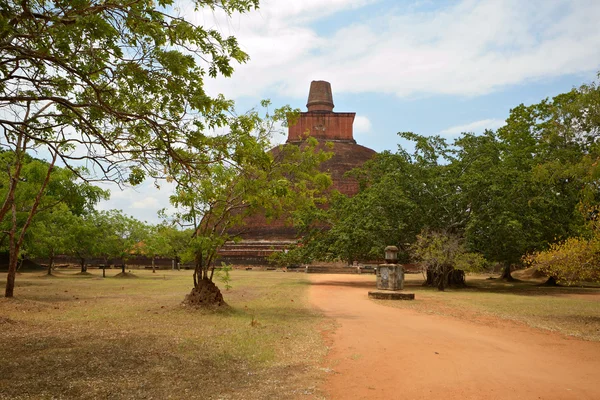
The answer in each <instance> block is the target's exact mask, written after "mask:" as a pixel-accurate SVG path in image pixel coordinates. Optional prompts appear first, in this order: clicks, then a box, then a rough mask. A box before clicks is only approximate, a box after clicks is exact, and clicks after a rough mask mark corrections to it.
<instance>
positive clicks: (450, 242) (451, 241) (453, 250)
mask: <svg viewBox="0 0 600 400" xmlns="http://www.w3.org/2000/svg"><path fill="white" fill-rule="evenodd" d="M411 250H412V253H413V256H414V258H415V259H416V260H417V261H419V262H421V263H422V265H423V266H424V268H425V269H426V270H429V271H434V272H436V273H440V272H444V271H445V269H447V268H454V269H460V270H463V271H466V272H481V271H482V270H483V268H484V267H485V265H486V261H485V259H484V258H483V257H482V256H481V254H478V253H469V252H467V250H466V249H465V246H464V245H463V243H462V241H461V240H460V238H459V237H458V236H456V235H452V234H448V233H445V232H423V233H421V234H419V235H417V240H416V242H415V243H414V245H413V246H411Z"/></svg>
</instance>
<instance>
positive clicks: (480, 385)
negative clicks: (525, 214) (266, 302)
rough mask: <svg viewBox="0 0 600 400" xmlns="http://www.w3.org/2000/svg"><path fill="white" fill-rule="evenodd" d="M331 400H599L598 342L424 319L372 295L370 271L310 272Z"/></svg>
mask: <svg viewBox="0 0 600 400" xmlns="http://www.w3.org/2000/svg"><path fill="white" fill-rule="evenodd" d="M310 279H311V281H312V283H313V284H312V286H311V289H310V296H311V302H312V303H313V304H314V305H315V306H316V307H318V308H319V309H321V310H322V311H323V312H324V313H325V315H326V316H328V317H331V318H334V319H335V320H336V323H337V328H336V329H335V331H334V332H333V333H325V335H326V337H327V340H328V341H329V344H330V346H331V349H330V352H329V355H328V356H327V360H326V365H325V367H327V368H330V369H331V370H330V373H329V375H328V379H327V380H326V381H325V383H324V385H323V387H322V389H323V390H324V392H325V393H327V395H328V398H330V399H429V400H431V399H560V400H563V399H590V400H592V399H593V400H597V399H600V343H597V342H586V341H582V340H577V339H569V338H566V337H563V336H561V335H559V334H554V333H551V332H545V331H540V330H536V329H533V328H529V327H527V326H523V325H519V324H516V323H511V322H507V321H503V320H499V319H494V320H490V321H481V320H477V321H469V320H460V319H457V318H451V317H443V316H435V315H426V314H419V313H417V312H414V311H412V310H403V309H398V308H392V307H387V306H385V305H381V304H377V303H376V302H374V301H371V300H369V299H368V297H367V292H368V291H369V290H373V289H374V285H375V277H374V276H372V275H369V276H364V275H362V276H361V275H320V274H319V275H317V274H314V275H311V276H310Z"/></svg>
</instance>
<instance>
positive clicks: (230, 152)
mask: <svg viewBox="0 0 600 400" xmlns="http://www.w3.org/2000/svg"><path fill="white" fill-rule="evenodd" d="M263 106H268V102H263ZM290 113H291V110H290V109H289V108H283V109H280V110H276V112H275V113H274V114H273V115H272V116H271V115H269V114H268V113H267V115H266V117H264V118H263V117H261V116H260V115H259V113H258V112H257V111H255V110H253V111H251V112H249V113H246V114H244V115H240V116H234V117H231V118H230V120H229V122H228V125H229V127H230V130H229V131H228V132H227V133H224V134H222V135H218V136H215V141H216V142H221V143H222V144H223V145H222V146H213V150H212V151H211V152H209V153H208V154H205V155H203V156H210V157H212V158H213V159H214V160H219V162H215V163H212V162H211V163H207V164H205V165H204V166H201V167H200V166H199V167H197V168H195V169H189V168H177V169H174V170H172V172H173V173H174V175H173V180H174V181H175V182H176V184H177V188H176V191H175V194H174V195H173V196H172V197H171V202H172V203H173V205H174V206H175V207H176V208H177V209H178V210H179V211H178V212H177V213H176V215H175V216H174V217H175V219H176V221H178V223H180V224H181V225H183V226H187V227H190V228H191V229H192V230H193V234H192V238H191V241H190V253H191V254H190V255H189V259H191V260H193V262H194V264H195V268H194V274H193V281H194V289H192V292H191V293H190V295H189V296H188V298H187V301H188V302H189V303H191V304H197V305H206V304H210V305H212V304H219V305H220V304H224V301H223V297H222V295H221V292H220V290H219V289H218V287H217V286H216V285H215V284H214V283H213V274H214V259H215V256H216V254H217V251H218V250H219V248H221V246H223V245H224V244H225V243H226V242H227V241H230V240H234V239H235V238H236V237H238V236H239V235H240V234H241V233H242V232H243V225H244V221H245V219H246V218H247V217H249V216H251V215H254V214H256V213H261V214H263V215H265V216H266V217H267V218H277V217H279V216H281V215H283V213H284V212H285V211H286V210H291V209H293V208H294V207H296V206H298V205H300V204H302V203H305V202H311V201H313V200H314V198H315V197H316V196H318V194H319V193H320V191H321V190H323V189H324V188H326V187H327V186H328V185H329V184H330V183H331V179H330V178H329V176H328V175H326V174H323V173H320V172H319V171H318V166H319V164H320V162H321V161H323V160H325V159H327V158H328V157H329V156H330V154H326V153H325V152H323V151H322V150H317V148H316V147H317V144H318V143H317V141H316V140H315V139H312V138H308V139H307V140H306V142H305V143H304V144H303V145H301V146H297V145H281V146H279V147H277V148H276V149H273V150H272V151H269V148H270V147H271V138H272V135H273V134H274V132H275V131H274V126H276V124H277V123H284V125H285V122H286V121H287V120H288V118H294V116H293V115H290ZM294 114H295V113H294ZM188 151H189V152H190V153H191V154H197V152H198V151H197V150H196V149H195V148H193V147H188Z"/></svg>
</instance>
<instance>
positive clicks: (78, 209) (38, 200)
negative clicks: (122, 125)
mask: <svg viewBox="0 0 600 400" xmlns="http://www.w3.org/2000/svg"><path fill="white" fill-rule="evenodd" d="M15 157H17V154H15V153H14V152H11V151H2V152H0V163H2V166H3V167H5V168H2V170H4V171H7V175H6V179H2V181H0V193H1V194H2V195H5V196H7V193H8V192H11V191H12V194H11V195H10V196H12V198H13V200H14V202H12V204H11V207H10V210H11V218H10V220H8V219H5V220H2V221H0V225H1V226H2V233H3V234H4V238H3V241H4V240H7V241H8V248H9V267H8V275H7V284H6V290H5V296H6V297H12V296H13V292H14V280H15V275H16V270H17V261H18V258H19V255H20V252H21V250H22V247H23V244H24V241H25V239H26V234H27V231H28V229H29V227H30V226H31V224H32V223H33V222H35V218H36V216H37V215H38V213H46V212H50V211H52V210H53V209H55V208H56V207H58V206H60V205H65V206H66V207H68V208H69V209H70V210H71V211H72V212H74V213H78V214H81V213H85V212H87V211H89V210H91V209H92V208H93V206H94V204H95V203H97V202H98V201H99V200H100V199H102V198H106V197H107V196H108V193H107V192H105V191H103V190H101V189H99V188H97V187H94V186H92V185H90V184H88V183H85V182H77V181H76V175H75V174H73V172H71V171H70V170H68V169H65V168H60V167H57V166H55V165H54V164H53V163H47V162H45V161H43V160H38V159H34V158H32V157H30V156H29V155H27V154H25V155H23V156H22V157H23V160H22V165H21V167H20V168H19V181H20V183H19V185H18V187H13V186H12V184H11V183H10V182H11V180H12V179H13V178H14V175H13V174H12V170H11V165H12V164H14V159H15Z"/></svg>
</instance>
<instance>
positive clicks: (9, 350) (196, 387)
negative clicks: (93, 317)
mask: <svg viewBox="0 0 600 400" xmlns="http://www.w3.org/2000/svg"><path fill="white" fill-rule="evenodd" d="M99 333H100V332H99ZM103 333H104V334H106V333H109V332H103ZM102 336H105V335H102ZM106 336H108V337H107V338H106V339H100V338H98V337H93V336H91V337H90V336H87V335H81V336H78V335H72V336H68V337H64V336H53V335H44V336H42V337H40V336H38V337H33V336H26V337H18V336H17V337H11V338H10V342H11V346H10V347H9V346H5V348H4V350H3V351H2V354H1V357H0V360H3V361H0V385H1V386H2V388H3V389H2V392H3V396H7V397H6V398H21V399H38V398H82V399H94V398H125V397H127V398H167V397H169V396H171V395H172V394H173V393H178V394H179V395H182V396H183V395H184V393H194V395H195V396H199V397H196V398H209V397H210V396H212V395H214V394H215V393H220V392H224V391H227V390H228V389H229V388H230V387H234V388H235V389H238V390H239V387H240V386H241V387H242V388H243V387H245V386H246V385H249V384H251V382H249V379H248V374H247V368H246V367H245V366H244V364H245V363H244V362H243V361H242V360H236V359H235V358H234V357H232V356H227V354H215V352H214V351H211V350H210V348H209V347H207V345H206V344H202V343H197V342H195V343H192V344H191V345H190V346H187V347H186V348H179V347H178V346H176V345H174V344H173V342H172V338H169V337H163V336H156V335H148V334H146V335H139V334H138V335H136V334H131V333H129V334H127V336H126V337H123V336H122V334H121V333H120V332H110V333H109V334H108V335H106ZM192 354H193V357H191V355H192ZM9 360H10V361H9ZM197 371H201V372H202V373H195V372H197ZM236 386H237V387H236ZM192 391H193V392H192ZM3 396H0V397H3Z"/></svg>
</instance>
